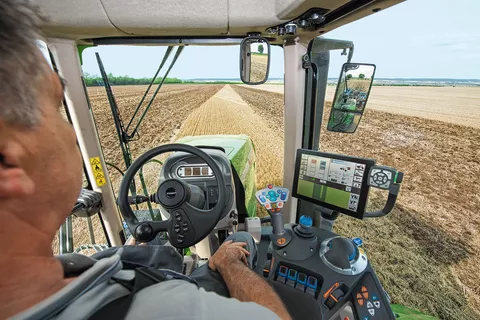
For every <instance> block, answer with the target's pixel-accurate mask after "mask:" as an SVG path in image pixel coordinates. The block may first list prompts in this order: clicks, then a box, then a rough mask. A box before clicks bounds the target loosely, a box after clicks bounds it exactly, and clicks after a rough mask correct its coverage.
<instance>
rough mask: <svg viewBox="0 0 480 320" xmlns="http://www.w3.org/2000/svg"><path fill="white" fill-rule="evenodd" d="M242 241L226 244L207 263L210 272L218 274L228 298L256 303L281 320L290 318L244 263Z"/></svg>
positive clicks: (277, 297)
mask: <svg viewBox="0 0 480 320" xmlns="http://www.w3.org/2000/svg"><path fill="white" fill-rule="evenodd" d="M245 245H246V243H245V242H235V243H232V242H231V241H226V242H225V243H223V244H222V245H221V246H220V248H219V249H218V251H217V252H215V254H214V255H213V256H212V258H211V259H210V261H209V267H210V268H211V269H212V270H216V271H218V272H220V274H221V275H222V277H223V280H224V281H225V283H226V284H227V287H228V290H229V291H230V296H231V297H232V298H236V299H238V300H240V301H242V302H255V303H257V304H259V305H261V306H264V307H265V308H267V309H270V310H271V311H273V312H275V313H276V314H277V315H278V316H279V317H280V318H281V319H282V320H287V319H291V317H290V315H289V314H288V311H287V309H286V308H285V306H284V305H283V303H282V300H281V299H280V297H279V296H278V295H277V293H276V292H275V291H274V290H273V288H272V287H270V286H269V285H268V283H267V282H266V281H265V280H264V279H262V278H261V277H260V276H259V275H257V274H256V273H255V272H254V271H253V270H251V269H250V268H249V267H248V266H247V263H246V256H248V255H249V253H248V251H247V250H245V249H244V248H243V247H244V246H245Z"/></svg>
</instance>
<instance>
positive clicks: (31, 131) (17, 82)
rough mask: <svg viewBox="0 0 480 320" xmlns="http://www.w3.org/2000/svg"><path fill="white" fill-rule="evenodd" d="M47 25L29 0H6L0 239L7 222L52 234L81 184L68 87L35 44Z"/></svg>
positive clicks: (0, 7) (0, 24) (1, 4)
mask: <svg viewBox="0 0 480 320" xmlns="http://www.w3.org/2000/svg"><path fill="white" fill-rule="evenodd" d="M41 22H42V20H41V18H40V16H39V15H38V14H37V9H36V7H35V6H34V5H32V4H31V3H30V2H29V1H23V0H2V1H0V221H1V222H0V239H3V237H4V235H5V234H10V233H11V232H9V231H10V230H8V228H10V226H11V224H10V223H9V221H10V222H11V223H15V224H16V225H18V223H21V224H22V225H24V226H25V227H24V228H23V229H22V230H18V232H19V235H20V233H23V236H25V237H28V236H29V235H33V234H32V233H37V232H38V233H39V234H43V235H45V236H51V237H52V238H53V235H54V232H55V230H56V229H57V228H58V227H59V225H60V224H61V223H62V221H64V219H65V217H66V216H67V215H68V214H69V212H70V210H71V208H72V206H73V205H74V204H75V201H76V198H77V196H78V195H79V192H80V187H81V183H82V171H81V170H82V165H81V158H80V154H79V150H78V148H77V145H76V138H75V133H74V131H73V129H72V127H71V125H70V124H69V123H68V122H67V121H65V120H64V118H63V116H62V114H61V113H60V112H61V109H62V97H63V90H64V89H63V85H62V82H61V80H60V78H59V76H58V75H57V74H56V72H54V71H53V70H52V69H51V68H50V66H49V65H48V63H47V62H46V60H45V58H44V56H43V55H42V53H41V51H40V50H39V48H38V45H37V40H38V39H40V35H39V29H38V26H39V24H40V23H41ZM3 240H4V239H3ZM10 240H11V239H10Z"/></svg>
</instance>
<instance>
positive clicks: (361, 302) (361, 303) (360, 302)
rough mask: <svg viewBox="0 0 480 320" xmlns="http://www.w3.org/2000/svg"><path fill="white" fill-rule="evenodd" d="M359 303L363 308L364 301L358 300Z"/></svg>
mask: <svg viewBox="0 0 480 320" xmlns="http://www.w3.org/2000/svg"><path fill="white" fill-rule="evenodd" d="M357 302H358V304H359V305H360V307H363V299H358V300H357Z"/></svg>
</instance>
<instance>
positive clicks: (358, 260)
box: [320, 237, 368, 275]
mask: <svg viewBox="0 0 480 320" xmlns="http://www.w3.org/2000/svg"><path fill="white" fill-rule="evenodd" d="M320 258H321V259H322V260H323V262H325V264H326V265H327V266H328V267H329V268H330V269H332V270H333V271H335V272H338V273H340V274H345V275H356V274H359V273H362V272H363V271H364V270H365V268H366V267H367V261H368V260H367V256H366V255H365V252H364V251H363V250H362V249H359V248H358V245H357V244H356V243H355V242H354V241H352V240H350V239H347V238H344V237H333V238H329V239H326V240H324V241H323V242H322V244H321V246H320Z"/></svg>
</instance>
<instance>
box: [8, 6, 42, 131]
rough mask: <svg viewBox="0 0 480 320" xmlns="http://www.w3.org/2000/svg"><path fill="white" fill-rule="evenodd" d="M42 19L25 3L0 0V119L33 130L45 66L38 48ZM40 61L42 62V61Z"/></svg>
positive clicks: (33, 7)
mask: <svg viewBox="0 0 480 320" xmlns="http://www.w3.org/2000/svg"><path fill="white" fill-rule="evenodd" d="M44 21H45V19H44V17H43V16H42V15H40V14H39V9H38V6H36V5H34V4H32V3H31V1H28V0H0V120H2V121H4V122H6V123H8V124H11V125H15V126H23V127H33V126H35V125H36V124H37V123H38V121H39V114H40V112H41V110H40V107H39V105H38V101H37V100H38V95H39V92H40V90H41V88H40V86H41V81H42V79H43V77H44V75H45V74H46V73H45V71H46V70H47V69H46V68H48V65H47V64H46V63H45V61H44V60H45V59H44V57H43V56H42V54H41V53H40V51H39V49H38V47H37V40H39V39H41V35H40V25H41V23H42V22H44ZM42 59H43V61H42Z"/></svg>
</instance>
